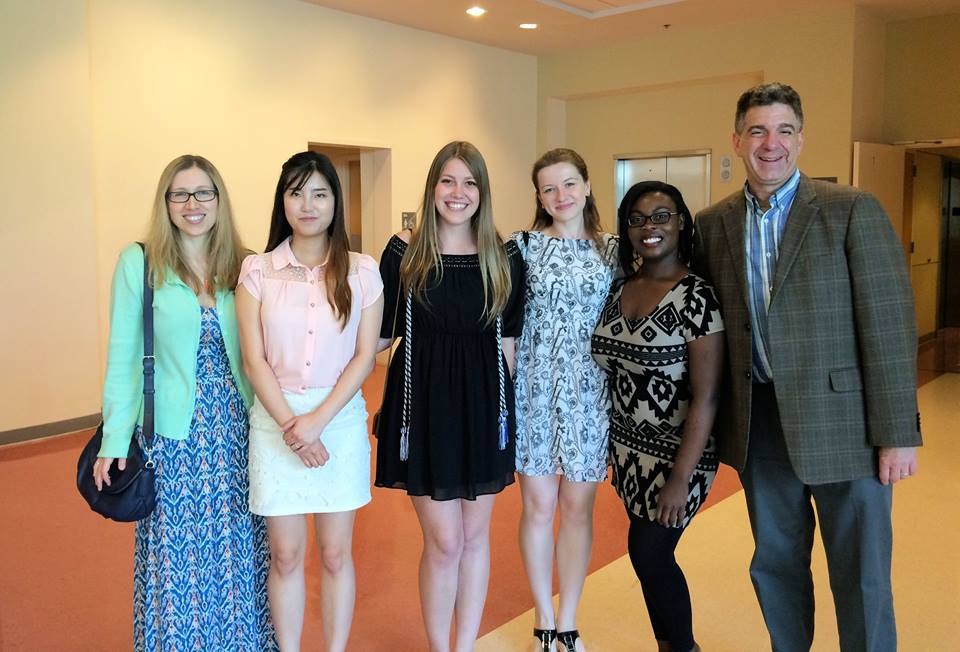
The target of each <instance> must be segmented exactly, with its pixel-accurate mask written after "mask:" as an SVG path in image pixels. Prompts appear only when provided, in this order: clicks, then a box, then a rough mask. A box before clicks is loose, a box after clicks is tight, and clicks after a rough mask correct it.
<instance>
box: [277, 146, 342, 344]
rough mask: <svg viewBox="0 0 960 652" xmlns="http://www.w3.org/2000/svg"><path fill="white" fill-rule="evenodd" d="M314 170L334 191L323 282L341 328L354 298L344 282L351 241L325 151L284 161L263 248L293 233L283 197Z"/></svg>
mask: <svg viewBox="0 0 960 652" xmlns="http://www.w3.org/2000/svg"><path fill="white" fill-rule="evenodd" d="M314 172H319V173H320V175H321V176H322V177H323V178H324V179H325V180H326V181H327V183H329V184H330V190H331V191H332V192H333V199H334V204H333V219H332V220H331V221H330V226H328V227H327V236H328V237H329V240H330V242H329V246H330V248H329V254H328V255H327V268H326V273H325V274H324V282H325V284H326V288H327V301H328V302H329V303H330V308H332V309H333V312H334V314H335V315H336V316H337V318H338V319H339V320H340V324H341V328H342V327H343V326H346V323H347V320H348V319H349V318H350V307H351V304H352V299H353V295H352V293H351V292H350V284H349V283H347V274H348V273H349V272H350V241H349V238H348V237H347V227H346V224H345V221H344V217H343V189H342V188H341V187H340V177H339V176H337V169H336V168H335V167H334V166H333V162H331V161H330V159H329V158H327V156H325V155H324V154H321V153H319V152H300V153H299V154H294V155H293V156H291V157H290V158H289V159H287V162H286V163H284V164H283V168H281V170H280V179H279V180H278V181H277V189H276V192H275V193H274V196H273V214H272V215H271V216H270V235H269V236H268V237H267V248H266V251H273V250H274V249H276V248H277V246H279V245H280V244H281V243H282V242H283V241H284V240H286V239H287V238H289V237H290V236H291V235H293V227H291V226H290V222H288V221H287V213H286V211H285V210H284V208H283V196H284V194H285V193H286V192H287V191H288V190H290V188H296V189H298V190H299V189H300V188H302V187H303V185H304V184H305V183H306V182H307V179H309V178H310V176H311V175H312V174H313V173H314Z"/></svg>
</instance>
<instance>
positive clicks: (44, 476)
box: [0, 368, 740, 652]
mask: <svg viewBox="0 0 960 652" xmlns="http://www.w3.org/2000/svg"><path fill="white" fill-rule="evenodd" d="M381 373H382V371H381V369H380V368H378V370H377V372H375V373H374V374H373V375H372V376H371V377H370V379H368V381H367V383H366V384H365V392H364V393H365V395H366V396H367V397H368V404H369V406H370V412H371V413H372V412H373V411H374V410H375V408H376V405H377V404H378V402H379V400H378V399H379V393H380V388H381V387H382V376H381V375H380V374H381ZM89 436H90V433H89V432H85V433H77V434H74V435H67V436H64V437H59V438H54V439H46V440H39V441H35V442H29V443H25V444H19V445H13V446H6V447H2V448H0V496H4V500H3V502H2V503H0V523H2V524H3V535H2V536H0V650H3V651H4V652H19V651H21V650H22V651H25V652H26V651H29V652H42V651H47V650H49V651H51V652H53V651H56V652H103V651H107V652H113V651H119V650H129V649H130V648H131V628H132V626H131V610H132V606H131V595H132V591H133V588H132V565H133V552H132V548H133V526H132V525H123V524H118V523H112V522H108V521H104V520H103V519H101V518H100V517H99V516H96V515H95V514H93V513H92V512H90V511H89V510H88V509H87V507H86V505H84V503H83V501H82V500H81V499H80V498H79V496H78V495H77V493H76V490H75V488H74V475H75V465H76V458H77V455H78V454H79V451H80V448H81V447H82V446H83V443H84V442H85V441H86V440H87V438H88V437H89ZM739 488H740V485H739V483H738V481H737V478H736V474H735V473H734V472H733V471H732V470H731V469H729V468H726V467H723V468H721V472H720V474H719V475H718V477H717V481H716V483H715V484H714V489H713V491H712V493H711V495H710V500H709V501H708V503H707V506H709V505H711V504H714V503H716V502H718V501H719V500H722V499H723V498H725V497H727V496H729V495H730V494H731V493H734V492H736V491H738V490H739ZM519 515H520V494H519V489H518V486H517V485H513V486H511V487H509V488H508V489H507V490H506V491H504V492H503V493H502V494H501V495H500V496H499V497H498V499H497V504H496V508H495V509H494V520H493V526H492V531H491V540H492V542H493V543H492V560H491V566H492V569H491V577H490V592H489V595H488V599H487V607H486V611H485V613H484V619H483V624H482V626H481V634H482V633H485V632H487V631H489V630H491V629H493V628H495V627H497V626H499V625H501V624H503V623H504V622H506V621H507V620H510V619H512V618H514V617H516V616H517V615H519V614H521V613H523V612H524V611H526V610H527V609H529V608H530V607H532V601H531V599H530V595H529V591H528V589H527V586H526V578H525V576H524V573H523V566H522V563H521V560H520V552H519V550H518V547H517V525H516V524H517V522H518V520H519ZM354 541H355V543H354V555H355V561H356V567H357V575H358V577H357V582H358V585H357V611H356V616H355V619H354V627H353V632H352V635H351V644H350V649H351V650H357V651H363V652H377V651H380V650H383V651H387V650H389V651H394V650H404V651H405V652H407V651H413V650H423V649H425V648H426V639H425V637H424V636H423V633H422V630H423V627H422V623H421V619H420V611H419V603H418V599H417V564H418V559H419V556H420V547H421V541H420V531H419V527H418V525H417V520H416V516H415V514H414V512H413V507H412V506H411V504H410V501H409V500H408V499H407V498H406V495H405V494H403V493H402V492H400V491H391V490H386V489H379V488H376V487H375V488H374V489H373V501H372V502H371V503H370V504H369V505H368V506H366V507H364V508H363V509H361V510H360V512H359V515H358V517H357V525H356V532H355V536H354ZM625 541H626V517H625V516H624V513H623V507H622V505H621V503H620V501H619V499H618V498H617V496H616V494H615V493H614V491H613V489H612V488H611V487H610V486H609V485H605V486H603V487H601V489H600V491H599V492H598V499H597V506H596V514H595V539H594V548H593V559H592V561H591V565H590V568H591V571H592V570H595V569H597V568H600V567H602V566H605V565H606V564H608V563H609V562H611V561H613V560H614V559H616V558H617V557H620V556H621V555H623V554H625V552H626V547H625V546H626V544H625ZM681 545H682V544H681ZM318 563H319V562H318V559H317V555H316V553H315V551H313V550H311V554H310V555H309V556H308V562H307V573H308V592H309V597H308V604H307V610H308V613H307V618H306V626H305V632H304V641H303V649H305V650H315V649H320V645H321V635H322V634H321V631H320V611H319V607H320V605H319V599H318V596H319V573H318Z"/></svg>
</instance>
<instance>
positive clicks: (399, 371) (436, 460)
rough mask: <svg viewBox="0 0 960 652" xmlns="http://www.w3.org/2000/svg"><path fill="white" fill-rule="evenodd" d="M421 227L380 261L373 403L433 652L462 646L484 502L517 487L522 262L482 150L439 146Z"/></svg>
mask: <svg viewBox="0 0 960 652" xmlns="http://www.w3.org/2000/svg"><path fill="white" fill-rule="evenodd" d="M422 207H423V208H422V215H421V219H420V223H419V225H418V226H417V228H416V229H415V230H414V231H413V232H412V233H410V232H406V231H404V232H401V233H398V234H396V235H395V236H393V237H392V238H391V239H390V241H389V242H388V243H387V247H386V249H385V250H384V252H383V256H382V257H381V259H380V273H381V275H382V277H383V281H384V297H385V302H386V303H385V311H384V319H383V326H382V328H381V332H380V337H381V340H380V344H381V349H384V348H387V347H388V346H389V345H390V344H391V342H392V337H394V336H395V337H400V338H402V339H401V343H400V346H399V347H398V348H397V350H396V353H395V355H394V357H393V363H392V365H391V369H390V372H389V377H388V381H387V387H386V391H385V394H384V401H383V409H382V413H381V414H382V416H381V424H380V430H379V442H378V445H377V472H376V485H377V486H379V487H391V488H396V489H405V490H406V491H407V493H408V494H409V495H410V496H411V500H412V501H413V506H414V508H415V510H416V512H417V517H418V518H419V520H420V527H421V530H422V531H423V541H424V545H423V556H422V557H421V560H420V602H421V608H422V611H423V616H424V622H425V624H426V629H427V637H428V639H429V641H430V649H431V650H432V651H434V652H445V651H446V650H449V645H450V644H449V641H450V627H451V622H452V620H453V617H454V605H456V614H455V615H456V625H457V626H456V635H457V638H456V647H455V649H456V650H458V651H466V650H472V649H473V644H474V641H475V639H476V636H477V632H478V630H479V627H480V617H481V615H482V613H483V604H484V601H485V599H486V593H487V580H488V578H489V574H490V542H489V531H490V516H491V513H492V510H493V500H494V495H495V494H497V493H499V492H500V491H501V490H503V488H504V487H506V486H507V485H509V484H511V483H512V482H513V480H514V475H513V469H514V461H513V458H514V442H513V432H514V414H513V386H512V383H511V381H510V377H511V374H512V365H513V353H514V340H515V338H516V337H517V336H519V335H520V328H521V320H522V315H523V261H522V259H521V256H520V252H519V250H518V249H517V246H516V244H515V243H513V242H512V241H511V242H507V243H506V245H505V244H504V242H503V240H502V239H501V238H500V235H499V234H498V233H497V231H496V228H495V227H494V225H493V216H492V209H491V202H490V182H489V176H488V175H487V168H486V164H485V163H484V160H483V157H482V156H481V155H480V152H478V151H477V149H476V148H475V147H474V146H473V145H471V144H470V143H466V142H453V143H449V144H448V145H446V146H444V147H443V149H441V150H440V151H439V152H438V153H437V155H436V157H434V160H433V164H432V165H431V166H430V172H429V174H428V175H427V183H426V187H425V189H424V196H423V204H422Z"/></svg>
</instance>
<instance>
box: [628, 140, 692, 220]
mask: <svg viewBox="0 0 960 652" xmlns="http://www.w3.org/2000/svg"><path fill="white" fill-rule="evenodd" d="M615 174H616V189H617V206H620V200H622V199H623V196H624V195H625V194H627V190H629V189H630V186H632V185H633V184H635V183H638V182H640V181H663V182H666V183H669V184H671V185H673V186H676V187H677V189H678V190H679V191H680V193H681V194H682V195H683V200H684V201H685V202H686V203H687V208H689V209H690V213H691V215H696V214H697V212H699V211H700V210H702V209H704V208H706V207H707V206H709V205H710V154H709V153H698V154H689V155H687V154H684V155H679V156H671V155H666V156H649V157H648V156H642V155H639V156H631V157H624V158H618V159H617V163H616V166H615Z"/></svg>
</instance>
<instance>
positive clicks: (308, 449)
mask: <svg viewBox="0 0 960 652" xmlns="http://www.w3.org/2000/svg"><path fill="white" fill-rule="evenodd" d="M295 445H296V444H295ZM293 452H294V453H296V454H297V457H299V458H300V461H301V462H303V465H304V466H306V467H309V468H311V469H315V468H317V467H318V466H323V465H324V464H326V463H327V460H329V459H330V453H329V452H328V451H327V447H326V446H324V445H323V442H322V441H320V440H319V439H318V440H317V441H315V442H313V443H312V444H308V445H306V446H304V447H303V448H299V449H297V450H294V451H293Z"/></svg>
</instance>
